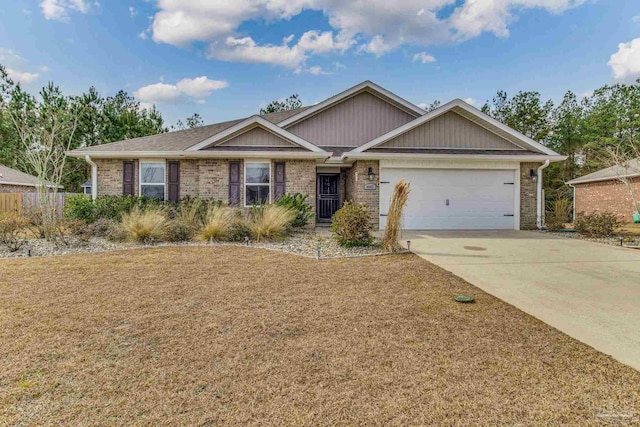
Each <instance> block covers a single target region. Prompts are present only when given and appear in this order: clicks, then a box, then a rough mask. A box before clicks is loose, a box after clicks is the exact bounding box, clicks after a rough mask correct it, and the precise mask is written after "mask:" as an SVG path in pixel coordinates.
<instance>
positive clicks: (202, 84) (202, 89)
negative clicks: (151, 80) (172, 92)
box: [176, 76, 229, 98]
mask: <svg viewBox="0 0 640 427" xmlns="http://www.w3.org/2000/svg"><path fill="white" fill-rule="evenodd" d="M227 86H229V83H227V82H225V81H224V80H211V79H209V78H207V77H205V76H200V77H196V78H195V79H182V80H180V81H179V82H178V83H176V87H177V88H178V90H179V91H180V92H182V93H184V94H187V95H189V96H193V97H194V98H206V97H207V96H209V95H211V92H213V91H214V90H219V89H224V88H226V87H227Z"/></svg>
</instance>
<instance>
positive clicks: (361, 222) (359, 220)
mask: <svg viewBox="0 0 640 427" xmlns="http://www.w3.org/2000/svg"><path fill="white" fill-rule="evenodd" d="M331 231H332V232H333V233H334V234H335V235H336V238H337V239H338V243H339V244H340V245H341V246H347V247H349V246H368V245H370V244H371V242H372V240H373V239H372V238H371V234H370V232H371V218H370V217H369V211H368V210H367V207H366V206H364V205H354V204H353V203H351V202H345V203H344V205H343V206H342V207H341V208H340V209H338V210H337V211H336V213H335V214H334V215H333V218H331Z"/></svg>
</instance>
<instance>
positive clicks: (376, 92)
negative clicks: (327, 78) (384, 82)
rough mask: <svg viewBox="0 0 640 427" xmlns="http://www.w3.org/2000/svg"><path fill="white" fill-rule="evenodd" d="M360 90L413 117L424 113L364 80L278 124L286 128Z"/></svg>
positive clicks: (415, 106) (393, 94)
mask: <svg viewBox="0 0 640 427" xmlns="http://www.w3.org/2000/svg"><path fill="white" fill-rule="evenodd" d="M362 91H367V92H369V93H371V94H373V95H375V96H377V97H379V98H382V99H383V100H385V101H387V102H389V103H391V104H393V105H395V106H397V107H398V108H401V109H402V110H405V111H407V112H408V113H410V114H412V115H413V116H414V117H419V116H422V115H423V114H424V113H425V111H424V110H423V109H422V108H420V107H418V106H417V105H414V104H412V103H410V102H409V101H407V100H405V99H403V98H401V97H399V96H398V95H396V94H395V93H393V92H390V91H388V90H386V89H385V88H383V87H381V86H378V85H377V84H375V83H373V82H372V81H369V80H366V81H364V82H362V83H360V84H357V85H355V86H353V87H351V88H349V89H347V90H345V91H343V92H340V93H339V94H337V95H334V96H332V97H330V98H327V99H325V100H324V101H322V102H319V103H318V104H316V105H314V106H312V107H308V108H306V109H304V110H301V111H299V112H298V113H297V114H294V115H292V116H290V117H287V118H285V119H282V120H281V121H280V122H278V126H280V127H283V128H286V127H288V126H291V125H293V124H294V123H299V122H300V121H302V120H304V119H306V118H308V117H311V116H312V115H314V114H316V113H319V112H321V111H323V110H326V109H327V108H330V107H332V106H333V105H335V104H337V103H339V102H341V101H343V100H345V99H347V98H350V97H352V96H354V95H356V94H358V93H360V92H362Z"/></svg>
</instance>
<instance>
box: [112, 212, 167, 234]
mask: <svg viewBox="0 0 640 427" xmlns="http://www.w3.org/2000/svg"><path fill="white" fill-rule="evenodd" d="M120 222H121V224H122V227H123V229H124V231H125V232H126V234H127V236H128V238H129V239H130V240H134V241H137V242H148V241H151V240H162V239H163V237H164V235H165V231H166V226H167V223H168V222H169V220H168V219H167V214H166V212H165V211H164V209H162V208H148V209H145V210H142V209H139V208H137V207H135V208H133V209H132V210H131V212H127V213H124V214H122V220H121V221H120Z"/></svg>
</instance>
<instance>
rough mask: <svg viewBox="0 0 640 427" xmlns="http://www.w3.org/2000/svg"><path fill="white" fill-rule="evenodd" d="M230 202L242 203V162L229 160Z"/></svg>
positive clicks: (235, 204)
mask: <svg viewBox="0 0 640 427" xmlns="http://www.w3.org/2000/svg"><path fill="white" fill-rule="evenodd" d="M229 204H230V205H232V206H237V205H239V204H240V162H229Z"/></svg>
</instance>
